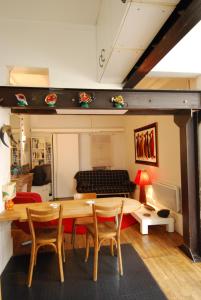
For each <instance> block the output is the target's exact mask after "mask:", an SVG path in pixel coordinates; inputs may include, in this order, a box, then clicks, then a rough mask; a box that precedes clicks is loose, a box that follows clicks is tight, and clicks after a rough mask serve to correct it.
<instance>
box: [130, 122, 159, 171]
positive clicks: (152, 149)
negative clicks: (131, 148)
mask: <svg viewBox="0 0 201 300" xmlns="http://www.w3.org/2000/svg"><path fill="white" fill-rule="evenodd" d="M134 140H135V162H136V163H138V164H144V165H152V166H158V130H157V123H152V124H150V125H147V126H144V127H141V128H137V129H135V130H134Z"/></svg>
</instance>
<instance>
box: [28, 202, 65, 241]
mask: <svg viewBox="0 0 201 300" xmlns="http://www.w3.org/2000/svg"><path fill="white" fill-rule="evenodd" d="M26 210H27V216H28V222H29V229H30V232H31V236H32V239H33V240H35V237H36V235H35V228H34V223H35V222H36V223H45V222H49V221H53V220H58V225H57V226H58V227H57V232H58V237H60V235H61V229H62V215H63V206H62V205H59V206H58V207H56V208H48V209H46V210H35V209H30V208H26Z"/></svg>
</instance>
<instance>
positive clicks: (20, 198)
mask: <svg viewBox="0 0 201 300" xmlns="http://www.w3.org/2000/svg"><path fill="white" fill-rule="evenodd" d="M13 202H14V203H15V204H23V203H38V202H42V199H41V196H40V195H39V194H38V193H32V192H18V193H17V194H16V197H15V198H14V199H13Z"/></svg>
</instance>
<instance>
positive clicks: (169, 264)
mask: <svg viewBox="0 0 201 300" xmlns="http://www.w3.org/2000/svg"><path fill="white" fill-rule="evenodd" d="M14 235H16V234H15V233H14ZM17 237H18V238H14V246H15V252H16V253H15V254H20V253H25V252H29V251H30V250H29V248H28V247H24V248H23V247H21V246H20V245H19V242H20V237H19V234H17ZM121 237H122V238H121V239H122V243H131V244H132V246H133V247H134V248H135V250H136V251H137V252H138V254H139V255H140V256H141V258H142V259H143V261H144V263H145V264H146V266H147V267H148V269H149V270H150V272H151V274H152V275H153V277H154V278H155V280H156V281H157V283H158V284H159V286H160V287H161V289H162V290H163V292H164V293H165V295H166V297H167V298H168V299H171V300H200V299H201V263H193V262H192V261H191V260H190V259H189V258H187V257H186V256H185V255H184V254H183V253H182V252H181V251H180V250H179V248H178V246H179V245H181V244H182V241H183V240H182V237H181V236H180V235H179V234H177V233H168V232H166V231H165V226H150V229H149V235H141V234H140V232H139V224H135V225H134V226H132V227H129V228H127V229H124V230H122V233H121ZM24 238H25V236H23V239H24ZM26 238H27V237H26ZM84 246H85V237H84V236H83V235H79V236H77V239H76V247H77V248H83V247H84ZM71 247H72V246H71V244H70V235H67V249H71ZM153 300H154V299H153Z"/></svg>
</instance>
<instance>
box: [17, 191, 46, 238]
mask: <svg viewBox="0 0 201 300" xmlns="http://www.w3.org/2000/svg"><path fill="white" fill-rule="evenodd" d="M13 202H14V203H15V204H23V203H39V202H42V199H41V196H40V195H39V194H37V193H32V192H17V194H16V197H15V198H14V199H13ZM14 223H15V225H16V226H17V227H18V228H20V229H22V230H23V231H24V232H26V233H27V234H29V233H30V231H29V224H28V222H19V221H15V222H14Z"/></svg>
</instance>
